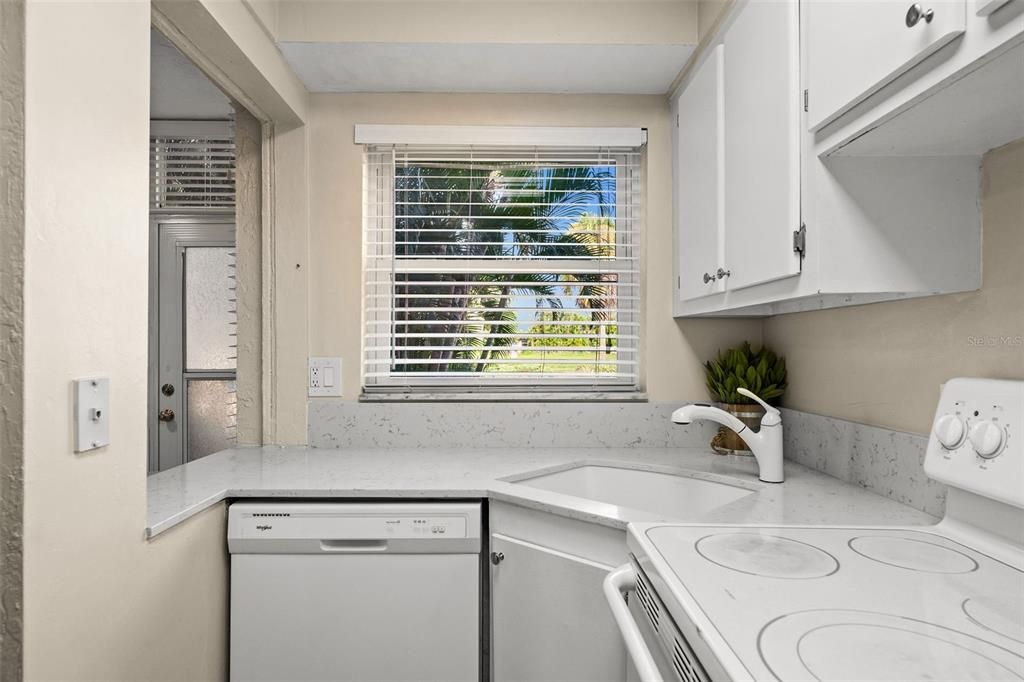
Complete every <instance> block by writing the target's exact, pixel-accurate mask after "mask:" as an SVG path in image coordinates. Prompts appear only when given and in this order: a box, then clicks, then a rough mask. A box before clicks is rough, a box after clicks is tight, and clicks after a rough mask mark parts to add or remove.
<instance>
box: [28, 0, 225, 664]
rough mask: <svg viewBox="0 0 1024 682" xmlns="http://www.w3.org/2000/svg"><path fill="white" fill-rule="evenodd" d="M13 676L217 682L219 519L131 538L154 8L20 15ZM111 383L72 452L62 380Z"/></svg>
mask: <svg viewBox="0 0 1024 682" xmlns="http://www.w3.org/2000/svg"><path fill="white" fill-rule="evenodd" d="M26 22H27V27H26V64H27V67H26V71H27V73H26V121H27V123H26V132H25V135H26V162H25V166H26V174H25V179H26V189H25V206H26V211H25V212H26V227H25V237H26V238H25V288H24V295H25V377H26V381H25V423H24V427H25V563H24V568H25V591H24V599H25V631H24V642H25V675H26V678H27V679H30V680H47V679H53V680H56V679H62V680H72V679H83V680H84V679H91V680H150V679H168V680H170V679H179V680H186V679H187V680H202V679H209V680H213V679H222V678H223V676H224V673H225V652H226V648H227V642H226V622H227V618H226V587H227V560H226V556H225V550H224V533H225V521H224V509H223V506H218V507H216V508H214V509H211V510H209V511H208V512H206V513H204V514H203V515H202V516H201V517H199V518H197V519H195V520H194V521H192V522H190V523H188V524H186V525H183V526H181V527H180V528H177V529H175V530H172V531H170V532H168V533H167V534H166V535H162V536H160V537H159V538H157V539H156V540H155V541H153V542H146V541H145V540H144V539H143V528H144V526H145V518H146V395H147V388H146V376H147V373H146V362H147V358H146V352H147V340H146V337H147V305H148V301H147V281H148V279H147V267H148V265H147V262H148V259H147V254H148V237H147V224H148V201H147V177H148V164H149V159H148V125H149V106H148V99H149V96H148V93H149V58H148V57H149V29H150V8H149V4H148V3H145V2H101V1H97V2H87V1H77V2H50V1H44V0H31V1H30V2H29V3H28V7H27V16H26ZM91 375H101V376H107V377H109V378H110V382H111V384H110V385H111V402H110V412H109V415H110V423H111V429H110V436H111V443H110V445H109V446H107V447H104V448H101V449H99V450H96V451H93V452H89V453H87V454H81V455H76V454H73V452H72V423H73V420H72V416H71V410H72V393H71V380H72V379H74V378H76V377H85V376H91Z"/></svg>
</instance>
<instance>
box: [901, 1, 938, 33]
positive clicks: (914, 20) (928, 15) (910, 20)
mask: <svg viewBox="0 0 1024 682" xmlns="http://www.w3.org/2000/svg"><path fill="white" fill-rule="evenodd" d="M934 18H935V10H933V9H931V8H928V9H923V8H922V7H921V5H920V4H918V3H916V2H915V3H914V4H913V5H911V6H910V9H908V10H907V28H913V27H914V26H917V24H918V22H920V21H921V20H922V19H924V23H926V24H930V23H932V19H934Z"/></svg>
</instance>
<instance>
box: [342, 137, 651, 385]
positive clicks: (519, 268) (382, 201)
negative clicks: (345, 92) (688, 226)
mask: <svg viewBox="0 0 1024 682" xmlns="http://www.w3.org/2000/svg"><path fill="white" fill-rule="evenodd" d="M364 128H374V129H380V128H386V129H392V128H405V127H403V126H364ZM409 128H414V129H420V128H423V127H420V126H410V127H409ZM427 128H430V127H427ZM444 128H445V130H447V131H451V130H453V129H452V128H450V127H444ZM460 128H461V127H460ZM473 129H474V130H476V128H475V127H473ZM499 130H501V131H507V130H509V129H505V128H502V129H499ZM517 130H530V129H517ZM537 130H542V131H543V133H542V136H549V135H551V134H552V132H553V131H570V132H568V133H567V134H570V135H571V134H577V135H578V134H579V131H580V130H581V129H578V128H566V129H552V128H545V129H537ZM588 130H590V129H588ZM612 130H616V131H621V130H630V131H633V130H634V129H612ZM636 130H639V129H636ZM374 132H375V136H374V138H373V139H375V140H379V139H380V138H381V137H390V138H394V137H401V135H397V136H396V135H395V134H394V133H391V134H386V135H381V134H380V133H379V131H377V130H375V131H374ZM643 132H644V134H643V136H642V141H643V142H646V134H645V133H646V131H643ZM456 136H457V137H462V138H463V139H471V140H478V139H479V137H478V136H474V135H472V134H470V135H464V136H460V135H458V134H456ZM442 137H444V136H442ZM413 138H414V139H416V140H417V142H416V143H415V144H410V145H403V144H402V143H381V142H379V141H375V142H372V143H368V144H367V146H366V148H365V149H364V156H363V231H362V235H363V241H364V249H363V267H362V269H363V273H362V274H363V287H364V288H363V296H362V300H363V303H362V308H363V309H362V325H361V353H360V375H361V386H362V395H363V398H364V399H367V398H368V399H373V398H380V399H387V397H388V396H389V395H390V396H392V397H393V396H394V395H395V394H401V395H402V396H403V397H405V398H408V397H415V398H417V399H431V397H432V396H438V397H439V396H444V395H452V394H461V395H464V396H477V397H479V396H487V395H489V394H493V395H496V396H502V397H505V398H509V397H513V396H515V395H517V394H518V395H520V396H521V397H523V398H525V399H536V396H538V395H543V394H552V395H565V396H570V397H572V398H574V399H575V398H578V399H598V398H601V397H607V398H610V399H617V400H622V399H627V400H628V399H637V398H638V397H640V398H642V393H641V386H640V383H641V369H642V364H641V363H642V358H641V350H642V348H643V338H642V337H643V325H642V320H641V315H642V310H643V276H642V262H641V254H642V250H641V238H642V228H643V211H642V203H643V200H644V193H643V176H644V173H643V144H639V145H636V146H635V147H633V148H631V149H623V148H617V149H614V150H609V151H607V152H603V154H604V155H605V156H607V157H610V158H612V159H614V160H615V163H616V165H617V166H618V167H619V168H623V169H625V170H626V172H621V173H620V172H617V173H616V178H615V197H616V199H615V201H616V204H617V207H616V211H617V214H616V220H617V221H622V222H623V223H624V224H626V225H629V226H630V227H629V228H627V229H616V230H615V249H616V257H613V258H593V259H581V258H578V257H575V258H568V257H567V258H529V259H512V258H439V259H426V258H416V257H405V258H403V257H401V256H398V255H397V254H396V253H395V252H396V248H395V239H394V236H395V230H396V225H395V221H396V211H395V200H396V199H395V195H396V192H395V177H396V170H397V168H398V166H399V165H400V164H399V162H398V158H399V151H398V149H399V147H400V146H407V147H408V148H410V149H414V150H415V151H424V150H426V149H428V148H429V147H430V146H442V145H428V144H424V143H422V141H421V140H422V136H421V135H420V136H418V135H414V136H413ZM364 139H365V138H364ZM432 139H433V138H432ZM550 139H552V140H559V144H557V145H551V146H558V147H564V146H565V144H564V142H563V141H564V139H565V135H562V134H559V133H558V132H556V134H554V136H553V137H551V138H550ZM358 140H359V135H358V133H357V142H358ZM389 144H390V146H391V158H390V163H387V162H381V163H371V162H370V160H369V157H370V155H371V154H381V153H382V152H381V147H386V146H389ZM443 146H444V147H447V148H451V147H460V148H464V150H465V152H466V153H472V152H473V150H474V148H479V147H483V146H486V147H494V146H496V145H479V144H452V143H451V141H450V140H449V139H445V140H444V144H443ZM509 146H514V147H516V148H522V147H524V146H526V145H523V144H515V145H509ZM535 146H536V147H537V148H538V149H539V150H540V151H543V147H544V146H548V145H535ZM579 146H580V147H581V148H585V149H586V150H587V151H588V152H594V151H595V145H591V144H587V145H584V144H580V145H579ZM371 150H372V151H371ZM630 155H634V156H635V160H632V161H631V160H630ZM371 207H379V208H378V210H376V211H374V210H372V209H371ZM371 234H372V235H375V237H374V238H373V239H370V238H369V235H371ZM619 254H623V255H619ZM624 259H632V260H624ZM385 262H387V263H390V269H388V270H385V269H384V268H382V267H372V266H374V265H377V264H379V263H385ZM624 262H625V263H630V265H629V266H628V267H623V266H622V263H624ZM455 263H458V267H457V269H455V268H453V265H454V264H455ZM584 264H592V267H591V266H587V265H584ZM609 265H610V267H609ZM584 269H585V270H586V271H590V272H595V273H598V272H607V271H608V270H609V269H612V270H616V271H618V273H619V274H618V278H617V280H616V290H617V298H619V296H618V294H621V293H622V292H623V290H625V292H626V294H627V295H628V297H629V303H630V304H629V305H628V306H623V305H621V299H620V300H619V302H618V303H617V305H616V320H615V323H616V325H617V331H618V338H617V345H618V349H619V352H617V354H616V361H615V362H616V364H617V366H616V372H615V375H613V376H607V375H604V376H602V375H601V374H598V373H594V374H593V375H587V376H581V375H576V376H565V377H558V378H554V377H551V376H550V375H547V376H544V377H540V376H528V375H522V374H521V375H519V376H501V377H494V378H482V377H481V376H476V378H470V377H467V376H465V375H464V374H453V375H451V376H438V375H437V374H432V375H429V376H416V375H415V374H413V373H396V372H393V371H390V370H389V371H388V373H387V375H386V376H376V375H374V376H370V373H369V372H368V370H367V368H368V366H374V367H383V366H385V364H386V363H387V362H388V360H389V359H390V358H391V355H392V354H393V349H394V347H395V341H394V339H395V336H394V334H395V328H394V324H395V323H394V308H395V300H396V294H397V291H396V290H397V286H396V275H402V274H407V273H414V274H430V273H446V272H453V271H456V272H464V273H472V272H487V271H495V270H500V272H502V273H526V272H532V273H538V272H543V273H562V272H567V271H571V270H577V271H579V270H584ZM381 290H384V291H386V293H387V295H386V296H383V295H381V294H379V293H378V292H380V291H381ZM384 300H386V301H389V302H390V303H389V305H388V306H387V310H381V307H383V306H381V307H378V308H377V309H375V310H371V307H372V305H373V303H374V301H384ZM389 322H390V326H386V325H388V323H389ZM623 325H626V326H628V327H629V331H628V332H627V331H623V329H622V326H623ZM383 328H387V329H388V332H387V337H386V340H385V339H384V338H383V336H382V337H381V341H380V343H373V342H372V340H371V339H370V335H371V333H372V332H371V331H370V330H371V329H383ZM381 334H383V333H381ZM623 354H624V355H626V357H622V356H623ZM391 367H392V368H393V367H394V365H391ZM491 376H493V375H491Z"/></svg>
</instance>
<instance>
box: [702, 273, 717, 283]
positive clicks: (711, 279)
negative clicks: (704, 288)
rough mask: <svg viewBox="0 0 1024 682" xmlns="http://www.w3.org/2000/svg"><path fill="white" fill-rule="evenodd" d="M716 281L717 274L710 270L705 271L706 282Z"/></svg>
mask: <svg viewBox="0 0 1024 682" xmlns="http://www.w3.org/2000/svg"><path fill="white" fill-rule="evenodd" d="M714 281H715V276H714V275H712V274H711V273H710V272H705V273H704V284H711V283H712V282H714Z"/></svg>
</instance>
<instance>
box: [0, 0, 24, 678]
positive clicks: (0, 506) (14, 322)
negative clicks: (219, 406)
mask: <svg viewBox="0 0 1024 682" xmlns="http://www.w3.org/2000/svg"><path fill="white" fill-rule="evenodd" d="M24 151H25V3H24V2H23V0H4V1H3V2H0V679H3V680H20V679H22V625H23V614H22V583H23V548H22V537H23V533H22V526H23V518H24V515H23V504H22V503H23V499H24V496H23V493H24V458H23V455H24V447H23V444H24V433H23V424H24V419H23V416H24V414H23V413H24V407H23V406H24V336H23V324H24V311H23V308H24V307H23V291H24V286H23V285H24V263H25V257H24V256H25V193H24V188H25V154H24Z"/></svg>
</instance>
